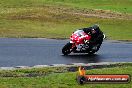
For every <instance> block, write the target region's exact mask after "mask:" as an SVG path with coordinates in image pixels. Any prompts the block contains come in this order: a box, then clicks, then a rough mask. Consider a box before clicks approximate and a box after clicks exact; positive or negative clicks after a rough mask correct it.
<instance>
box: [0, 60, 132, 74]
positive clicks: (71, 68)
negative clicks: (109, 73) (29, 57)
mask: <svg viewBox="0 0 132 88" xmlns="http://www.w3.org/2000/svg"><path fill="white" fill-rule="evenodd" d="M126 63H128V64H132V62H101V63H72V64H51V65H35V66H32V67H30V66H16V67H0V70H17V69H32V68H45V67H66V68H68V70H69V71H70V72H75V71H78V67H79V66H84V67H85V68H86V69H87V70H88V69H94V68H104V67H115V66H117V65H121V64H126Z"/></svg>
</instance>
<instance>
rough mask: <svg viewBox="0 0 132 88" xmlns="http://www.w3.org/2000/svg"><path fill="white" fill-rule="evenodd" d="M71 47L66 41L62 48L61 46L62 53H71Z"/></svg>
mask: <svg viewBox="0 0 132 88" xmlns="http://www.w3.org/2000/svg"><path fill="white" fill-rule="evenodd" d="M71 47H72V43H70V42H68V43H67V44H66V45H65V46H64V47H63V48H62V53H63V54H64V55H68V54H70V53H71Z"/></svg>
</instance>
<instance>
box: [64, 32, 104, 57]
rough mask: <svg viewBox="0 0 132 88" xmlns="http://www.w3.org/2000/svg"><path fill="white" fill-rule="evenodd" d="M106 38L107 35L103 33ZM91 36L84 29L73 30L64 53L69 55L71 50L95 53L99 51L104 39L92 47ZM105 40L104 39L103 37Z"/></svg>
mask: <svg viewBox="0 0 132 88" xmlns="http://www.w3.org/2000/svg"><path fill="white" fill-rule="evenodd" d="M103 36H104V38H105V35H104V34H103ZM90 39H91V36H90V35H88V34H86V33H85V32H84V31H83V30H77V31H75V32H73V34H72V35H71V37H70V42H68V43H67V44H66V45H65V46H64V47H63V48H62V53H63V54H64V55H68V54H70V53H71V52H73V53H88V54H94V53H95V52H97V51H98V50H99V48H100V46H101V44H102V41H101V42H99V43H98V44H94V45H93V47H92V49H91V48H90V46H89V40H90ZM102 40H103V39H102Z"/></svg>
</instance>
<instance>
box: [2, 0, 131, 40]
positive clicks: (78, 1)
mask: <svg viewBox="0 0 132 88" xmlns="http://www.w3.org/2000/svg"><path fill="white" fill-rule="evenodd" d="M115 2H116V3H115ZM59 5H60V6H59ZM131 5H132V1H131V0H19V1H18V0H10V1H8V0H1V1H0V37H4V38H69V36H70V35H71V33H72V32H73V31H74V30H76V29H78V28H83V27H88V26H91V25H93V24H99V25H100V27H101V29H102V30H103V32H104V33H105V34H106V36H107V37H108V39H114V40H132V35H131V32H132V29H131V24H132V15H131V12H132V7H131ZM124 8H125V10H124ZM95 9H96V10H95ZM97 9H102V10H97ZM105 10H106V11H105ZM108 10H111V11H108ZM117 12H121V13H120V14H119V13H117ZM76 13H78V14H76ZM126 13H129V15H128V14H126ZM86 14H88V15H87V16H86ZM89 14H91V15H89ZM93 15H96V16H93ZM100 16H103V17H100ZM111 17H114V18H111ZM120 18H121V19H120Z"/></svg>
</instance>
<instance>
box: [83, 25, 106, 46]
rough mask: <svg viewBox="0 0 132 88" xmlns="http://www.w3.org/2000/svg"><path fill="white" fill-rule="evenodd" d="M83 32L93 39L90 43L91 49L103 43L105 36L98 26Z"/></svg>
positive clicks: (85, 29) (84, 29)
mask: <svg viewBox="0 0 132 88" xmlns="http://www.w3.org/2000/svg"><path fill="white" fill-rule="evenodd" d="M81 30H83V31H84V32H85V33H87V34H88V35H90V36H91V39H90V40H89V41H88V43H89V45H90V47H91V48H92V46H93V45H94V44H101V43H102V41H103V37H104V36H103V32H102V31H101V30H100V28H99V26H98V25H96V24H95V25H93V26H91V27H88V28H82V29H81Z"/></svg>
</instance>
